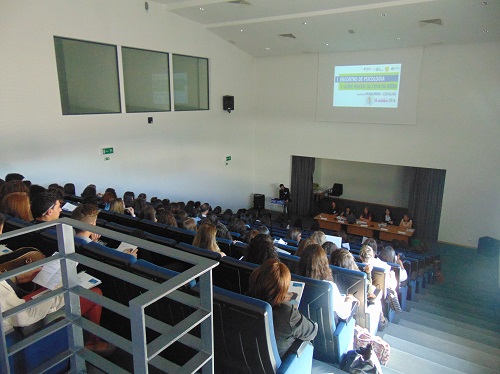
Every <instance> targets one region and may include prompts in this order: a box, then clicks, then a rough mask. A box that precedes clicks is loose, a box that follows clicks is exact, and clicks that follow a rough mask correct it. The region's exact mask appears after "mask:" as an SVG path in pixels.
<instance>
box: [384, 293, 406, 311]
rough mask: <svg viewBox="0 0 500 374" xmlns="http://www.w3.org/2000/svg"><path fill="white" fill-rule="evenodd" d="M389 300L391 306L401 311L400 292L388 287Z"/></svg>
mask: <svg viewBox="0 0 500 374" xmlns="http://www.w3.org/2000/svg"><path fill="white" fill-rule="evenodd" d="M387 300H389V306H390V307H391V309H392V310H394V311H395V312H396V313H401V312H402V311H403V309H401V305H400V304H399V299H398V294H397V293H396V291H394V290H393V289H392V288H388V289H387Z"/></svg>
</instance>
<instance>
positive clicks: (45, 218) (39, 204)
mask: <svg viewBox="0 0 500 374" xmlns="http://www.w3.org/2000/svg"><path fill="white" fill-rule="evenodd" d="M61 211H62V209H61V201H60V200H59V199H58V198H57V197H56V196H55V195H54V194H53V193H52V192H50V191H45V192H41V193H39V194H36V195H35V196H33V198H32V200H31V213H32V214H33V218H34V221H33V222H34V223H41V222H50V221H55V220H56V219H58V218H59V215H60V214H61Z"/></svg>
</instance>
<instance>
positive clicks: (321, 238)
mask: <svg viewBox="0 0 500 374" xmlns="http://www.w3.org/2000/svg"><path fill="white" fill-rule="evenodd" d="M309 239H311V240H312V241H314V242H315V243H316V244H319V245H320V246H321V245H323V243H324V242H326V235H325V233H324V232H323V231H315V232H313V233H312V235H311V236H310V237H309Z"/></svg>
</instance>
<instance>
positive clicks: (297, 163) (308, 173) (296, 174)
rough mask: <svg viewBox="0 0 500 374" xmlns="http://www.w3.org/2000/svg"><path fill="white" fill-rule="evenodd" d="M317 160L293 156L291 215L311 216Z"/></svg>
mask: <svg viewBox="0 0 500 374" xmlns="http://www.w3.org/2000/svg"><path fill="white" fill-rule="evenodd" d="M315 163H316V159H315V158H314V157H301V156H292V184H291V186H290V193H291V196H292V202H291V204H290V207H289V208H290V213H291V214H296V215H300V216H303V215H310V214H311V212H312V204H313V196H314V194H313V174H314V167H315Z"/></svg>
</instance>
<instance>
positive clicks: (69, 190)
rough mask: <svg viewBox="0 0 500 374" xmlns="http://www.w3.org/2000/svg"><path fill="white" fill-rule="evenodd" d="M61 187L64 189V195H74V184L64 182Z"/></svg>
mask: <svg viewBox="0 0 500 374" xmlns="http://www.w3.org/2000/svg"><path fill="white" fill-rule="evenodd" d="M63 189H64V195H66V196H69V195H74V194H75V193H76V190H75V185H74V184H73V183H66V184H65V185H64V187H63Z"/></svg>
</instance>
